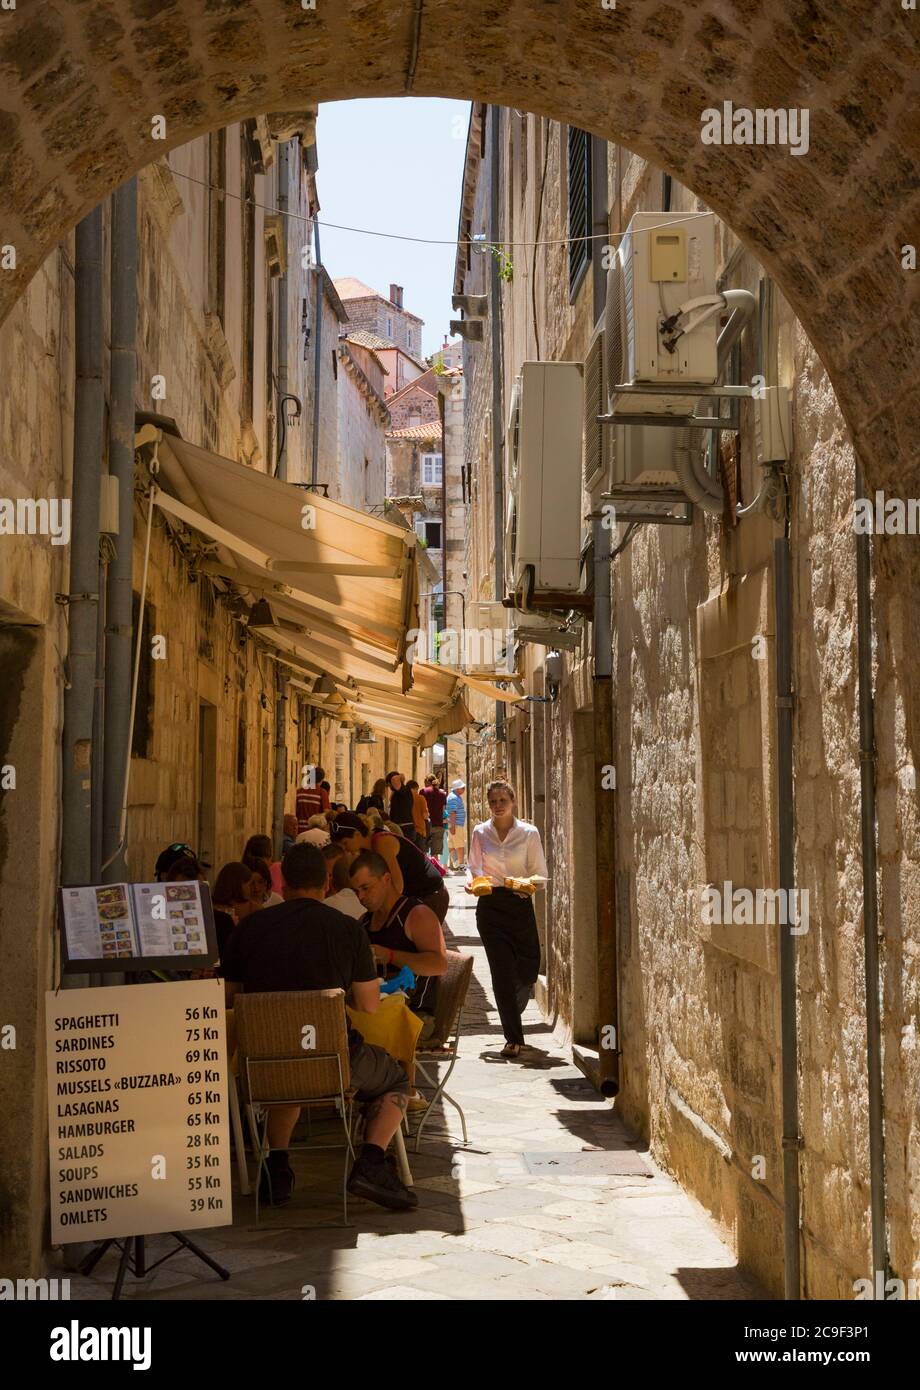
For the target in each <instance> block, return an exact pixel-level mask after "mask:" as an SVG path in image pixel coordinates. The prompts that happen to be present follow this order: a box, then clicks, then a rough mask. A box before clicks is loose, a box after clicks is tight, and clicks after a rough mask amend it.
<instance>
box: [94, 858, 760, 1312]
mask: <svg viewBox="0 0 920 1390" xmlns="http://www.w3.org/2000/svg"><path fill="white" fill-rule="evenodd" d="M473 906H474V905H473V904H472V903H471V901H470V900H469V898H467V897H466V895H465V894H464V893H463V891H462V889H460V888H459V886H458V885H457V881H456V880H454V888H453V891H452V893H451V908H450V912H449V915H448V919H447V930H446V931H445V936H446V938H447V942H448V946H449V948H450V949H451V950H452V951H459V952H462V953H465V954H466V953H469V954H471V955H472V956H473V958H474V961H475V964H474V967H473V980H472V984H471V988H470V992H469V995H468V996H467V1004H466V1007H465V1009H464V1014H463V1022H462V1034H463V1037H462V1043H461V1047H460V1057H459V1060H458V1062H457V1065H456V1067H455V1069H454V1073H453V1076H452V1077H451V1081H450V1085H449V1087H448V1089H449V1091H450V1093H451V1094H452V1095H453V1096H454V1097H455V1099H456V1100H457V1101H458V1102H459V1103H460V1104H461V1105H462V1107H463V1110H464V1112H465V1114H466V1120H467V1125H468V1127H469V1143H468V1144H467V1145H464V1144H463V1143H462V1138H461V1131H460V1121H459V1117H458V1116H457V1113H456V1111H455V1110H452V1109H451V1107H450V1106H447V1105H441V1104H439V1106H438V1109H437V1111H436V1112H435V1115H434V1118H433V1120H432V1122H431V1127H430V1129H429V1127H428V1126H426V1129H425V1131H424V1135H423V1139H422V1144H421V1150H420V1152H419V1153H417V1154H416V1153H415V1151H414V1145H413V1144H411V1143H410V1145H409V1161H410V1164H411V1167H412V1173H413V1178H414V1182H415V1189H416V1191H417V1192H418V1197H419V1205H418V1209H417V1210H416V1211H414V1212H384V1211H381V1210H380V1209H379V1208H376V1207H373V1206H371V1205H370V1204H368V1203H366V1202H361V1201H356V1202H353V1203H351V1204H350V1211H349V1224H348V1226H347V1227H344V1228H343V1226H342V1224H341V1220H342V1212H341V1194H340V1191H339V1185H340V1181H341V1151H338V1152H337V1153H330V1152H329V1151H324V1152H322V1153H318V1154H313V1155H308V1154H306V1153H304V1152H300V1153H298V1152H296V1151H295V1155H294V1157H295V1171H296V1172H297V1173H298V1175H299V1177H300V1181H298V1184H297V1186H296V1188H295V1196H294V1199H293V1201H292V1202H291V1203H290V1204H289V1205H288V1206H285V1207H284V1208H283V1209H280V1210H271V1209H265V1208H263V1210H262V1212H261V1214H260V1221H259V1225H258V1226H257V1225H256V1224H255V1207H254V1199H253V1198H252V1197H251V1196H250V1197H248V1198H241V1197H240V1196H239V1192H238V1187H237V1191H236V1192H235V1193H234V1223H233V1227H232V1228H228V1229H221V1230H215V1231H209V1232H208V1233H207V1234H206V1235H205V1236H204V1237H203V1239H202V1245H203V1247H204V1248H205V1249H206V1250H208V1252H209V1253H211V1254H213V1255H214V1257H215V1258H216V1259H217V1260H218V1261H219V1262H220V1263H221V1264H223V1265H224V1266H225V1267H226V1268H227V1269H229V1270H231V1271H232V1275H233V1277H232V1279H231V1280H229V1281H228V1282H227V1283H222V1282H220V1281H219V1280H218V1279H217V1278H216V1276H213V1275H210V1274H209V1273H208V1272H207V1271H206V1270H204V1269H202V1266H201V1265H200V1263H199V1262H198V1261H197V1260H196V1259H195V1257H194V1256H192V1255H188V1254H178V1255H176V1256H175V1257H172V1258H170V1259H169V1260H168V1262H167V1263H166V1264H164V1265H162V1266H160V1268H159V1269H158V1270H155V1271H154V1272H153V1273H152V1274H150V1275H149V1276H148V1277H147V1278H145V1279H140V1280H134V1279H132V1278H131V1277H130V1276H129V1278H128V1282H127V1285H126V1292H125V1297H127V1298H130V1297H136V1298H142V1299H180V1300H186V1299H188V1300H191V1299H197V1300H201V1299H234V1300H248V1299H296V1300H303V1299H305V1298H306V1299H313V1298H315V1299H317V1300H319V1299H358V1300H363V1299H374V1300H376V1299H399V1300H403V1299H405V1300H409V1301H411V1300H415V1299H463V1300H467V1299H469V1297H470V1296H471V1292H474V1293H475V1297H476V1298H477V1299H498V1300H506V1299H528V1300H529V1299H537V1300H541V1299H551V1300H557V1299H617V1300H635V1299H651V1300H659V1299H706V1300H710V1299H717V1300H718V1299H751V1298H755V1299H756V1298H763V1297H765V1294H764V1291H763V1290H762V1289H761V1288H760V1287H759V1286H758V1285H757V1283H756V1282H755V1281H754V1280H752V1279H751V1278H750V1277H749V1276H745V1275H744V1274H743V1273H742V1272H741V1271H740V1270H739V1269H738V1266H737V1263H736V1260H735V1258H734V1256H733V1255H732V1253H731V1251H730V1250H729V1249H728V1247H727V1246H726V1245H725V1244H724V1243H723V1241H722V1240H720V1238H719V1235H718V1232H717V1231H716V1229H715V1227H714V1226H713V1224H712V1222H711V1220H710V1219H709V1218H708V1217H707V1216H706V1215H705V1213H704V1212H703V1211H702V1210H701V1209H700V1207H699V1206H698V1205H697V1204H696V1203H695V1202H693V1201H692V1200H691V1198H689V1197H688V1196H687V1195H686V1194H685V1193H683V1192H682V1191H681V1189H680V1187H679V1186H678V1185H677V1183H676V1182H674V1180H673V1179H672V1178H670V1177H668V1175H667V1174H666V1173H663V1172H662V1171H661V1169H660V1168H658V1167H657V1165H656V1164H655V1163H654V1162H653V1161H652V1160H651V1158H650V1156H649V1154H648V1151H647V1148H646V1146H645V1145H643V1144H641V1143H639V1142H637V1141H636V1140H635V1139H634V1138H631V1137H630V1135H629V1134H628V1132H627V1131H626V1129H625V1128H624V1126H623V1124H622V1122H620V1121H618V1120H617V1118H616V1116H615V1114H614V1112H613V1108H612V1106H611V1104H610V1103H609V1102H607V1101H604V1100H603V1099H602V1098H601V1097H600V1096H598V1094H597V1092H596V1091H595V1089H594V1087H593V1086H591V1085H590V1083H589V1082H588V1081H586V1080H585V1078H584V1076H583V1075H582V1074H581V1073H580V1072H579V1071H578V1070H577V1068H575V1067H573V1066H572V1064H571V1062H570V1061H569V1059H568V1056H567V1049H566V1048H565V1046H564V1045H560V1043H559V1041H558V1040H557V1039H554V1037H553V1034H552V1030H551V1029H550V1027H549V1025H548V1023H546V1022H545V1021H544V1020H543V1019H541V1018H540V1016H539V1012H538V1010H537V1009H536V1008H535V1007H534V1006H533V1005H531V1006H530V1007H529V1008H528V1009H527V1011H526V1013H525V1015H524V1024H525V1028H524V1031H525V1035H526V1037H527V1041H528V1044H529V1049H528V1052H527V1054H526V1060H522V1061H521V1062H517V1063H514V1062H506V1061H502V1060H501V1059H499V1057H498V1050H499V1043H500V1041H501V1029H500V1026H499V1019H498V1014H497V1013H496V1011H495V1008H494V1001H493V998H492V994H491V985H490V980H489V974H488V969H487V966H486V962H485V955H484V952H483V949H482V945H481V942H480V940H479V936H478V933H477V932H476V926H475V915H474V912H473V910H472V909H473ZM326 1128H327V1129H328V1128H329V1126H326ZM323 1137H324V1136H323V1135H322V1134H321V1132H320V1130H319V1129H318V1128H317V1130H316V1132H315V1134H313V1135H311V1136H310V1137H309V1138H306V1136H305V1142H312V1141H313V1140H316V1141H317V1142H318V1141H319V1140H320V1139H321V1138H323ZM326 1137H328V1138H329V1141H330V1142H334V1141H336V1136H335V1135H334V1134H332V1133H330V1134H329V1135H328V1136H326ZM251 1166H252V1160H251V1156H250V1167H251ZM168 1248H169V1241H168V1240H160V1241H158V1240H157V1239H156V1238H155V1237H154V1238H152V1239H151V1240H150V1242H149V1261H150V1263H151V1264H152V1263H153V1262H154V1261H155V1260H156V1259H157V1258H158V1257H159V1256H160V1255H162V1254H164V1253H165V1252H166V1250H167V1249H168ZM116 1266H117V1252H112V1253H110V1254H109V1255H108V1256H107V1257H106V1260H105V1261H103V1262H100V1264H99V1265H98V1266H97V1269H96V1272H95V1277H91V1278H83V1277H81V1276H79V1275H77V1276H75V1277H74V1276H71V1296H72V1297H73V1298H78V1299H108V1298H110V1297H111V1285H112V1279H113V1278H114V1271H115V1268H116Z"/></svg>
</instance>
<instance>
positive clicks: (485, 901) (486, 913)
mask: <svg viewBox="0 0 920 1390" xmlns="http://www.w3.org/2000/svg"><path fill="white" fill-rule="evenodd" d="M483 923H485V925H486V927H499V928H501V927H505V926H508V927H511V928H512V929H520V928H521V927H528V926H531V927H533V929H534V931H536V930H537V916H536V913H535V912H534V910H533V898H532V897H527V898H522V897H520V896H519V895H518V894H517V893H513V892H512V891H511V889H510V888H493V889H492V892H491V893H484V894H483V896H482V897H481V898H477V899H476V924H477V926H480V925H482V924H483Z"/></svg>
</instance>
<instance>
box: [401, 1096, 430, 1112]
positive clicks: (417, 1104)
mask: <svg viewBox="0 0 920 1390" xmlns="http://www.w3.org/2000/svg"><path fill="white" fill-rule="evenodd" d="M406 1109H407V1110H408V1111H409V1114H410V1115H414V1114H420V1113H421V1112H422V1111H423V1110H427V1109H428V1102H427V1100H426V1099H425V1097H424V1096H423V1095H422V1094H421V1092H420V1091H416V1092H415V1095H413V1096H409V1098H408V1100H407V1101H406Z"/></svg>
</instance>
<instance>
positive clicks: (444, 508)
mask: <svg viewBox="0 0 920 1390" xmlns="http://www.w3.org/2000/svg"><path fill="white" fill-rule="evenodd" d="M444 389H445V388H444V386H443V385H442V384H441V383H440V382H439V383H438V416H439V418H440V421H441V588H442V589H443V591H444V606H443V608H442V609H441V622H442V625H443V626H444V627H445V628H446V627H449V626H450V624H449V623H448V621H447V425H446V422H445V419H444V416H445V413H446V412H445V409H444V406H445V401H444Z"/></svg>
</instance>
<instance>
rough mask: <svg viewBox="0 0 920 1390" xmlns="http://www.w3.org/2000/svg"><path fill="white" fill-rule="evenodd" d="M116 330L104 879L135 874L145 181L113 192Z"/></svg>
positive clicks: (111, 437)
mask: <svg viewBox="0 0 920 1390" xmlns="http://www.w3.org/2000/svg"><path fill="white" fill-rule="evenodd" d="M111 281H112V291H111V293H112V329H111V362H110V372H111V401H110V405H109V472H110V473H111V474H112V476H113V477H114V478H116V479H117V480H118V536H117V539H116V542H115V557H114V559H113V561H112V563H111V565H110V566H109V576H108V586H107V605H108V613H107V622H106V654H105V751H104V763H103V773H102V776H103V787H102V808H103V824H102V861H103V869H102V878H103V880H104V882H106V883H122V882H124V880H125V879H126V878H127V876H128V870H127V857H126V853H125V845H124V843H123V841H122V835H121V804H122V800H123V797H124V790H125V789H124V771H125V767H126V766H128V765H129V761H130V758H129V755H130V748H131V734H132V727H131V684H132V682H131V675H132V660H131V657H132V650H131V645H132V637H133V568H134V566H133V562H134V391H135V377H136V372H137V359H136V346H135V334H136V331H137V179H136V178H132V179H129V180H128V181H127V183H124V184H122V186H121V187H120V188H119V189H117V190H116V191H115V193H113V194H112V251H111Z"/></svg>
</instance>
